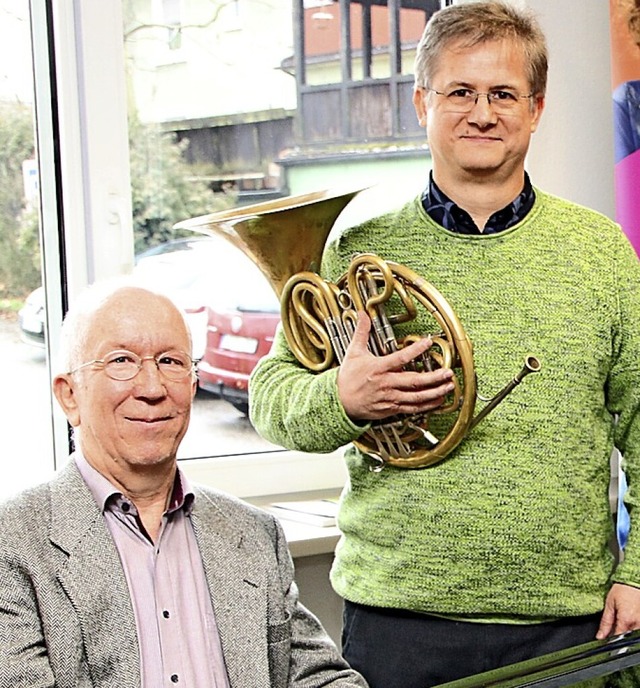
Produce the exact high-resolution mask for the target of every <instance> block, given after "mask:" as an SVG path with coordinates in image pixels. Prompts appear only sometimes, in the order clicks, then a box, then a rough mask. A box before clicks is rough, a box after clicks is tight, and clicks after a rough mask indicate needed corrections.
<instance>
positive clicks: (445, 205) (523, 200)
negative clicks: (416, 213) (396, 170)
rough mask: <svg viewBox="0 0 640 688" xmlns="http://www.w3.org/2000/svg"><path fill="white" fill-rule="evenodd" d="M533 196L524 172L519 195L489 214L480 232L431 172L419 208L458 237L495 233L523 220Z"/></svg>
mask: <svg viewBox="0 0 640 688" xmlns="http://www.w3.org/2000/svg"><path fill="white" fill-rule="evenodd" d="M535 199H536V196H535V191H534V190H533V186H532V185H531V180H530V179H529V175H528V174H527V173H526V172H525V173H524V186H523V188H522V191H521V192H520V194H519V195H518V196H517V197H516V198H515V199H514V200H513V201H512V202H511V203H509V205H506V206H505V207H504V208H502V209H501V210H498V211H496V212H495V213H493V215H491V217H490V218H489V220H488V221H487V224H486V226H485V228H484V230H483V231H482V232H480V230H479V229H478V227H477V226H476V224H475V222H474V221H473V220H472V219H471V215H469V213H468V212H467V211H466V210H463V209H462V208H461V207H460V206H458V205H456V204H455V203H454V202H453V201H452V200H451V199H450V198H449V197H448V196H447V195H446V194H445V193H444V192H443V191H442V190H441V189H440V188H439V187H438V185H437V184H436V183H435V181H434V180H433V173H430V174H429V184H428V186H427V188H426V189H425V190H424V191H423V193H422V197H421V201H422V207H423V208H424V209H425V212H426V213H427V215H429V217H430V218H431V219H432V220H435V221H436V222H437V223H438V224H439V225H441V226H442V227H444V228H445V229H448V230H450V231H452V232H456V233H458V234H478V235H479V234H482V235H485V234H497V233H498V232H502V231H504V230H505V229H509V227H513V225H515V224H517V223H518V222H520V221H521V220H523V219H524V218H525V217H526V215H527V214H528V212H529V211H530V210H531V208H532V207H533V204H534V202H535Z"/></svg>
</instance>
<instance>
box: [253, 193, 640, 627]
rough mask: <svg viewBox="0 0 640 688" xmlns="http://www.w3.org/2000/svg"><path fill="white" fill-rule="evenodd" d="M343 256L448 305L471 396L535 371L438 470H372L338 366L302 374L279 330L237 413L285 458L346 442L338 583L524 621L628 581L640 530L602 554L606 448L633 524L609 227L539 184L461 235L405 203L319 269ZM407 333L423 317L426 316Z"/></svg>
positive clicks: (628, 417)
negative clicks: (523, 201) (470, 364)
mask: <svg viewBox="0 0 640 688" xmlns="http://www.w3.org/2000/svg"><path fill="white" fill-rule="evenodd" d="M357 251H371V252H373V253H377V254H378V255H380V256H381V257H382V258H384V259H387V260H394V261H397V262H399V263H401V264H404V265H406V266H408V267H410V268H411V269H412V270H414V271H415V272H417V273H418V274H419V275H422V276H424V277H425V278H426V279H427V280H428V281H430V282H431V283H432V284H434V285H435V286H436V287H437V288H438V290H439V291H440V292H441V293H442V294H443V295H444V296H445V297H446V298H447V300H448V301H449V303H450V304H451V305H452V307H453V308H454V310H455V311H456V313H457V314H458V316H459V318H460V320H461V322H462V323H463V326H464V328H465V330H466V332H467V334H468V335H469V336H470V338H471V340H472V342H473V345H474V361H475V368H476V372H477V376H478V391H479V393H480V394H482V395H484V396H493V395H494V394H495V393H496V392H497V391H498V390H499V389H500V388H501V387H502V386H503V385H504V384H506V383H507V382H508V381H509V380H510V379H511V377H512V376H513V375H514V374H515V373H516V372H517V371H518V370H520V368H521V366H522V362H523V359H524V356H525V354H527V353H529V352H530V353H533V354H535V355H536V356H537V357H538V358H539V359H540V360H541V362H542V366H543V368H542V372H540V373H538V374H537V375H531V376H529V377H528V378H527V379H526V380H525V381H524V382H523V383H522V385H520V386H519V387H518V388H516V390H515V391H514V392H513V393H512V394H511V395H510V396H509V397H507V399H506V400H505V401H503V402H502V404H501V405H499V406H498V407H497V408H496V409H495V410H494V411H493V413H492V414H490V415H489V416H488V417H487V418H486V419H485V420H484V421H483V422H482V423H480V424H479V425H478V426H476V428H475V429H474V430H473V431H472V432H471V433H470V434H468V435H467V437H466V438H465V439H464V440H463V441H462V443H461V444H460V445H459V446H458V447H457V449H456V450H455V451H454V452H453V453H452V454H450V455H449V456H448V457H447V458H446V459H445V460H444V461H442V462H440V463H438V464H436V465H434V466H430V467H427V468H423V469H419V470H405V469H397V468H393V467H386V468H385V469H384V470H383V471H382V472H380V473H373V472H371V471H370V470H369V469H368V462H367V461H366V460H365V459H364V457H363V456H362V455H361V454H360V453H359V452H358V451H357V450H356V449H355V448H354V447H353V445H351V444H349V443H350V442H352V441H353V440H354V439H355V438H357V436H358V435H359V434H360V433H361V432H362V428H361V427H358V426H356V425H354V424H353V423H352V422H351V421H350V420H349V419H348V418H347V416H346V415H345V413H344V411H343V409H342V407H341V405H340V403H339V401H338V398H337V390H336V377H337V371H336V369H332V370H330V371H327V372H324V373H320V374H314V373H310V372H308V371H307V370H305V369H303V368H301V367H300V366H299V365H298V364H297V362H296V361H295V359H293V357H292V355H291V352H290V351H289V349H288V347H287V345H286V342H285V340H284V337H283V336H282V334H281V333H279V335H278V337H277V339H276V342H275V345H274V347H273V349H272V353H271V355H270V356H269V357H267V358H266V359H263V361H262V362H261V364H260V365H259V366H258V368H257V369H256V371H255V373H254V375H253V377H252V380H251V388H250V392H251V397H250V398H251V414H252V420H253V422H254V424H255V426H256V427H257V429H258V431H259V432H261V433H262V434H263V435H264V436H265V437H267V438H269V439H270V440H271V441H273V442H276V443H279V444H281V445H283V446H285V447H288V448H295V449H299V450H302V451H312V452H328V451H333V450H335V449H336V448H338V447H340V446H342V445H349V446H348V447H347V450H346V453H345V456H346V461H347V464H348V469H349V478H350V479H349V482H348V484H347V486H346V487H345V490H344V493H343V496H342V503H341V510H340V515H339V519H338V524H339V527H340V529H341V531H342V538H341V540H340V543H339V545H338V548H337V551H336V559H335V563H334V566H333V569H332V573H331V579H332V583H333V586H334V588H335V590H336V591H337V592H338V593H339V594H340V595H342V596H344V597H345V598H347V599H349V600H351V601H354V602H359V603H363V604H368V605H374V606H384V607H398V608H403V609H410V610H416V611H424V612H432V613H436V614H442V615H453V616H464V617H467V618H469V619H473V618H478V619H482V618H488V617H494V618H495V617H497V618H504V619H507V620H512V621H514V622H515V621H523V622H527V621H535V620H539V619H543V618H550V617H562V616H571V615H579V614H588V613H595V612H597V611H599V610H601V609H602V607H603V600H604V597H605V595H606V592H607V590H608V587H609V585H610V583H611V580H612V579H613V580H617V581H620V582H624V583H629V584H632V585H636V586H639V587H640V551H639V549H638V548H639V547H640V538H639V536H638V533H637V532H635V531H634V530H633V529H632V532H631V535H630V538H629V542H628V545H627V550H626V558H625V560H624V563H623V564H622V565H621V566H619V567H618V569H617V570H616V571H615V573H614V574H613V576H612V569H613V559H612V556H611V554H610V551H609V548H608V541H609V539H610V537H611V535H612V532H613V524H612V518H611V513H610V508H609V503H608V484H609V457H610V454H611V450H612V447H613V446H614V445H615V446H617V447H618V448H619V449H620V450H621V451H622V453H623V455H624V457H625V461H626V467H627V474H628V478H629V483H630V486H631V489H630V492H629V500H628V501H629V506H630V510H631V518H632V522H633V516H634V514H633V507H634V505H635V504H636V503H637V496H636V495H637V492H636V491H635V489H636V485H639V484H640V474H639V469H640V464H639V461H638V453H639V451H640V413H639V409H640V263H639V261H638V259H637V257H636V255H635V253H634V251H633V249H632V248H631V246H630V245H629V243H628V241H627V240H626V238H625V237H624V235H623V234H622V232H621V231H620V229H619V227H618V226H617V225H615V224H614V223H613V222H611V221H610V220H608V219H607V218H605V217H603V216H602V215H600V214H598V213H596V212H593V211H591V210H588V209H586V208H583V207H580V206H576V205H574V204H571V203H568V202H566V201H563V200H561V199H558V198H556V197H553V196H551V195H549V194H546V193H543V192H541V191H539V190H536V203H535V205H534V207H533V209H532V210H531V212H530V213H529V214H528V216H527V217H526V218H525V220H524V221H522V222H520V223H519V224H518V225H516V226H514V227H512V228H511V229H508V230H506V231H505V232H503V233H500V234H497V235H487V236H467V235H460V234H455V233H452V232H449V231H447V230H444V229H443V228H442V227H441V226H439V225H437V224H436V223H434V222H433V221H432V220H431V219H430V218H429V217H428V216H427V215H426V213H425V212H424V210H423V208H422V206H421V204H420V201H419V199H415V200H414V201H412V202H410V203H408V204H407V205H405V206H404V207H403V208H401V209H400V210H398V211H397V212H393V213H390V214H387V215H385V216H383V217H379V218H376V219H374V220H370V221H367V222H365V223H363V224H361V225H359V226H357V227H354V228H350V229H348V230H346V231H344V232H343V233H342V234H341V235H340V236H339V237H338V238H337V239H335V240H334V241H332V242H331V243H330V244H329V245H328V246H327V249H326V251H325V256H324V259H323V275H324V276H325V277H327V278H329V279H331V280H332V281H335V280H336V279H337V278H338V277H339V276H340V275H341V274H342V273H343V272H344V271H345V269H346V266H347V265H348V263H349V259H350V257H351V256H352V255H353V253H354V252H357ZM407 330H408V331H410V332H414V333H418V334H422V333H425V332H427V331H431V330H433V323H432V322H431V318H430V317H429V316H423V317H422V319H420V320H419V321H414V322H413V323H411V324H410V325H409V327H408V328H407ZM400 334H402V333H401V332H400ZM481 408H482V402H479V403H478V405H477V406H476V413H477V411H478V410H479V409H481ZM616 419H617V422H615V420H616Z"/></svg>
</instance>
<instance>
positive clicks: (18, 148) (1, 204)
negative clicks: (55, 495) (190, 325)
mask: <svg viewBox="0 0 640 688" xmlns="http://www.w3.org/2000/svg"><path fill="white" fill-rule="evenodd" d="M0 51H1V54H0V65H2V68H1V69H2V75H1V76H2V78H1V79H0V158H1V159H2V160H1V163H0V170H1V172H0V305H1V312H0V351H1V352H2V360H3V361H4V369H3V381H2V391H1V392H0V416H1V417H2V427H3V440H4V445H3V446H4V448H5V450H6V452H5V453H6V461H5V469H4V472H3V480H2V481H1V482H0V498H1V497H5V496H8V495H10V494H12V493H14V492H15V491H17V490H19V489H21V488H23V487H26V486H28V485H32V484H34V483H36V482H39V481H40V480H42V479H44V478H45V477H46V476H47V475H49V474H50V473H51V472H52V471H53V465H54V463H53V436H52V420H51V396H50V391H49V390H50V385H49V372H48V365H47V363H48V362H47V356H46V349H45V343H46V342H45V338H46V332H45V301H44V292H43V290H42V288H41V287H40V283H41V274H40V245H39V219H38V169H37V164H36V151H35V141H34V121H33V118H34V111H33V65H32V59H31V35H30V28H29V2H28V0H1V1H0Z"/></svg>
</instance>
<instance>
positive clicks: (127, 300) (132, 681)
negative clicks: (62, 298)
mask: <svg viewBox="0 0 640 688" xmlns="http://www.w3.org/2000/svg"><path fill="white" fill-rule="evenodd" d="M62 350H63V366H64V367H63V370H64V371H67V372H64V373H61V374H59V375H57V376H56V377H55V379H54V383H53V385H54V392H55V395H56V398H57V400H58V402H59V403H60V405H61V406H62V408H63V410H64V412H65V414H66V416H67V418H68V420H69V422H70V423H71V425H72V426H73V427H74V429H75V439H76V446H77V449H76V452H75V453H74V455H73V456H72V457H71V460H70V462H69V464H68V465H67V467H66V468H65V469H64V470H63V471H62V472H61V473H60V475H59V476H58V477H57V478H55V479H54V480H53V481H51V482H50V483H48V484H45V485H42V486H40V487H36V488H34V489H32V490H29V491H27V492H25V493H23V494H22V495H19V496H18V497H17V498H15V499H13V500H12V501H10V502H8V503H6V504H4V505H3V506H2V507H0V523H1V524H2V526H1V528H0V580H1V581H2V584H1V585H0V685H2V686H11V688H45V687H47V688H53V687H54V686H55V688H72V687H79V686H83V687H89V686H93V687H95V688H98V687H101V688H107V687H108V688H113V686H119V687H121V688H127V687H128V688H140V687H142V688H159V687H160V686H173V685H175V686H178V687H179V686H185V687H186V686H188V687H189V688H198V687H200V688H234V687H235V688H249V687H254V686H255V687H256V688H258V687H259V688H273V687H274V686H282V687H283V688H284V687H285V686H291V687H294V686H296V687H300V688H302V687H303V686H309V687H311V686H313V687H314V688H315V686H335V687H336V688H338V686H344V687H345V688H347V687H356V686H359V687H365V685H366V684H365V683H364V681H363V680H362V679H361V678H360V677H359V676H358V675H357V674H356V673H355V672H353V671H351V670H350V669H349V668H348V667H347V665H346V664H345V662H344V661H343V660H342V658H341V657H340V655H339V653H338V651H337V649H336V648H335V646H334V645H333V644H332V642H331V641H330V640H329V638H328V637H327V635H326V634H325V632H324V631H323V629H322V628H321V626H320V624H319V623H318V621H317V619H315V617H313V616H312V615H311V614H310V613H309V612H308V611H307V610H306V609H304V607H302V606H301V605H300V603H299V601H298V594H297V588H296V585H295V583H294V582H293V579H292V576H293V566H292V562H291V559H290V557H289V554H288V551H287V546H286V542H285V539H284V535H283V532H282V530H281V528H280V526H279V525H278V523H277V521H276V520H274V519H273V518H272V517H271V516H269V515H268V514H266V513H264V512H262V511H259V510H257V509H254V508H252V507H250V506H249V505H247V504H244V503H242V502H240V501H239V500H237V499H234V498H232V497H230V496H226V495H223V494H221V493H218V492H214V491H213V490H209V489H204V488H197V487H194V486H191V485H190V484H189V482H188V481H187V479H186V477H185V476H184V474H183V473H182V472H181V471H180V470H179V468H178V466H177V462H176V453H177V450H178V446H179V444H180V441H181V440H182V438H183V436H184V434H185V432H186V430H187V426H188V424H189V416H190V411H191V403H192V399H193V395H194V393H195V389H196V379H195V375H194V369H193V361H192V360H191V358H190V356H189V353H188V352H190V351H191V339H190V335H189V332H188V328H187V325H186V323H185V320H184V318H183V316H182V314H181V312H180V311H179V310H178V309H177V308H176V307H175V306H174V305H173V304H172V302H171V301H170V300H169V299H168V298H166V297H164V296H161V295H159V294H157V293H153V292H151V291H148V290H145V289H141V288H139V287H133V286H122V285H121V286H119V287H117V288H115V289H113V288H110V289H108V290H106V291H105V290H104V289H101V288H98V287H93V288H92V289H90V290H89V291H88V292H87V294H86V295H85V298H84V300H79V301H78V303H77V304H76V305H75V306H74V308H73V309H72V310H71V311H70V312H69V314H68V315H67V317H66V319H65V322H64V325H63V346H62Z"/></svg>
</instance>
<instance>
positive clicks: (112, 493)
mask: <svg viewBox="0 0 640 688" xmlns="http://www.w3.org/2000/svg"><path fill="white" fill-rule="evenodd" d="M74 458H75V462H76V466H77V467H78V470H79V471H80V475H81V476H82V479H83V480H84V482H85V483H86V485H87V487H88V488H89V491H90V492H91V494H92V495H93V498H94V499H95V500H96V503H97V504H98V506H99V507H100V509H101V511H102V512H103V513H104V512H105V511H106V510H108V509H109V508H110V507H111V505H113V504H117V505H120V506H121V505H122V504H123V503H125V502H129V500H128V498H127V497H126V496H125V495H124V494H122V492H121V491H120V490H119V489H118V488H117V487H115V486H114V485H113V484H112V483H111V482H110V481H109V480H108V479H107V478H105V476H104V475H102V473H100V472H99V471H97V470H96V469H95V468H94V467H93V466H92V465H91V464H90V463H89V462H88V461H87V460H86V458H85V457H84V456H83V455H82V454H81V453H80V452H79V451H76V453H75V457H74ZM194 500H195V493H194V492H193V489H192V488H191V485H190V484H189V481H188V480H187V477H186V476H185V474H184V473H183V472H182V471H181V470H180V468H178V470H177V471H176V477H175V481H174V483H173V490H172V492H171V499H170V500H169V506H168V508H167V510H166V512H165V513H166V514H170V513H173V512H174V511H178V510H179V509H184V512H185V514H187V515H188V514H190V513H191V510H192V509H193V502H194Z"/></svg>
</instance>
